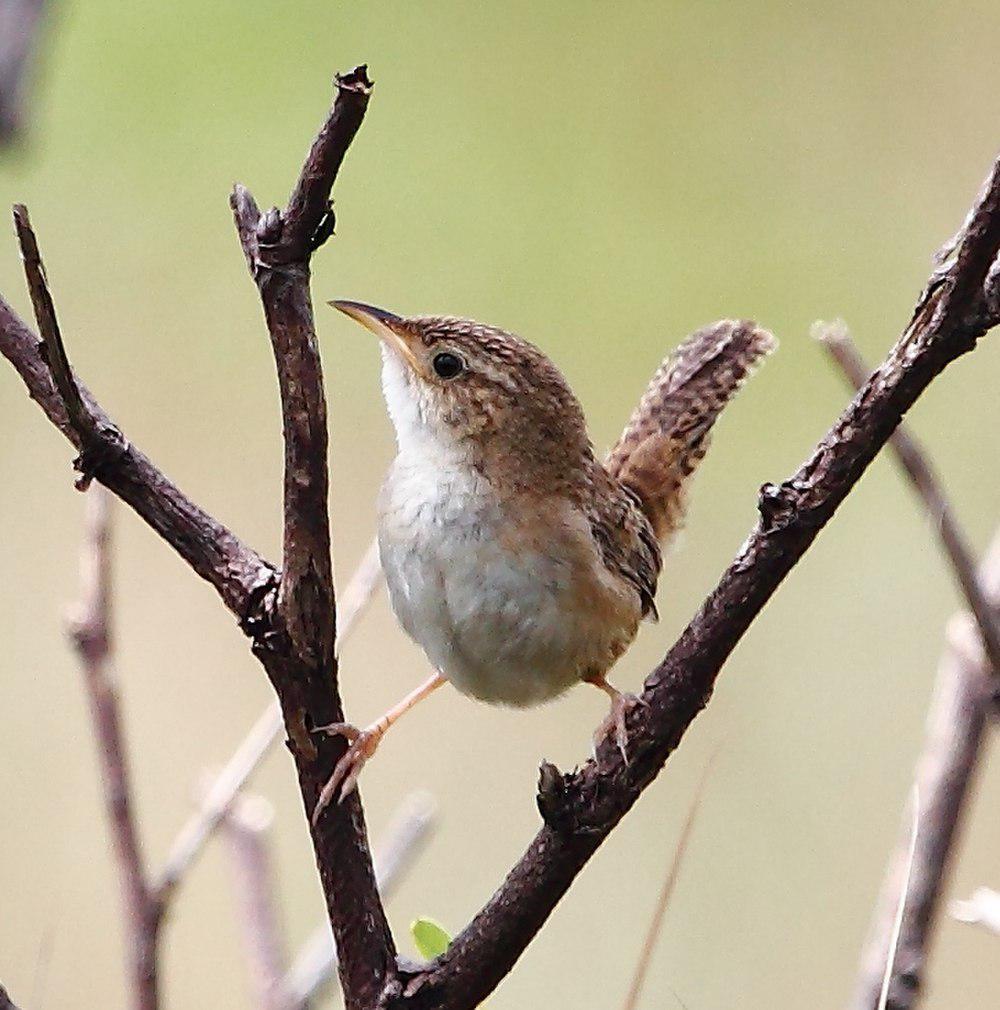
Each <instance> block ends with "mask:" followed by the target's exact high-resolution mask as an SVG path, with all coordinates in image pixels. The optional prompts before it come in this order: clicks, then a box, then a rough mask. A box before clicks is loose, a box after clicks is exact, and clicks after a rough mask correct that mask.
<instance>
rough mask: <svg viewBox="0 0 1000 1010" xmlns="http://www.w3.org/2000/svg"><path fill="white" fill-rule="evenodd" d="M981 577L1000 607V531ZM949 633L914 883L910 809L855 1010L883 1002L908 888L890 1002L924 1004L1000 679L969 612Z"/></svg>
mask: <svg viewBox="0 0 1000 1010" xmlns="http://www.w3.org/2000/svg"><path fill="white" fill-rule="evenodd" d="M979 579H980V580H981V583H982V586H983V589H984V592H985V593H986V598H987V599H988V600H989V601H990V602H991V603H992V605H993V606H994V607H998V608H1000V534H998V535H997V536H996V537H995V538H994V541H993V544H992V546H991V547H990V550H989V552H988V554H987V557H986V559H985V560H984V561H983V563H982V564H981V565H980V568H979ZM945 637H946V644H945V649H944V652H943V654H942V656H941V661H940V664H939V666H938V673H937V679H936V682H935V686H934V696H933V698H932V700H931V705H930V709H929V711H928V714H927V730H926V734H925V737H924V744H923V748H922V751H921V754H920V757H919V759H918V761H917V767H916V772H915V775H914V782H915V785H916V786H917V788H918V789H919V793H920V797H921V813H920V831H919V836H918V839H917V844H916V849H915V852H914V857H913V864H912V870H911V872H910V873H909V884H908V886H906V885H905V880H906V877H907V874H906V872H905V867H906V865H907V862H908V859H907V852H908V848H909V844H910V832H911V827H910V818H909V817H908V816H907V817H906V818H905V819H904V824H903V825H902V827H901V828H900V834H899V840H898V842H897V844H896V849H895V851H894V852H893V854H892V856H891V857H890V860H889V867H888V869H887V871H886V876H885V879H884V881H883V884H882V890H881V893H880V895H879V899H878V904H877V907H876V911H875V916H874V919H873V921H872V926H871V931H870V934H869V937H868V941H867V942H866V944H865V948H864V951H863V953H862V959H861V968H860V972H859V975H858V979H857V983H856V987H855V992H854V998H853V1001H852V1003H851V1006H852V1008H853V1010H872V1008H873V1007H877V1006H878V999H879V991H880V988H881V985H882V977H883V972H884V969H885V964H886V959H887V953H888V951H889V950H890V949H891V948H890V944H891V937H892V926H893V919H894V915H895V911H896V908H897V907H898V904H899V899H900V895H901V894H902V893H903V890H904V887H905V890H906V904H905V907H904V915H903V920H902V925H901V927H900V934H899V942H898V944H897V945H896V954H895V957H894V959H893V971H892V978H891V982H890V986H889V994H888V1004H887V1005H888V1006H889V1007H890V1008H892V1010H912V1008H913V1007H915V1006H916V1005H917V1002H918V1000H919V996H920V990H921V986H922V984H923V979H924V975H925V972H926V962H927V956H928V950H929V946H930V939H931V935H932V932H933V928H934V924H935V922H936V919H937V912H938V907H939V905H940V899H941V894H942V892H943V890H944V885H945V881H946V880H947V877H948V871H949V868H950V866H951V859H952V856H953V853H954V850H955V843H956V841H957V839H958V837H959V833H960V831H961V826H962V818H963V814H964V812H965V809H966V806H967V802H968V799H969V796H970V795H971V792H972V785H973V781H974V777H975V772H976V769H977V767H978V765H979V759H980V756H981V752H982V744H983V740H984V736H985V729H986V726H987V709H988V706H989V702H990V699H991V696H992V692H991V685H992V683H993V681H992V680H991V678H990V677H989V676H988V670H989V667H988V666H987V664H986V659H985V657H984V655H983V650H982V644H981V638H980V636H979V635H978V634H977V633H976V625H975V623H974V622H973V620H972V619H971V617H969V615H967V614H956V615H955V616H954V617H952V619H951V620H950V621H949V623H948V629H947V633H946V636H945Z"/></svg>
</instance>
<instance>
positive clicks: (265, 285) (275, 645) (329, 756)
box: [230, 66, 396, 1010]
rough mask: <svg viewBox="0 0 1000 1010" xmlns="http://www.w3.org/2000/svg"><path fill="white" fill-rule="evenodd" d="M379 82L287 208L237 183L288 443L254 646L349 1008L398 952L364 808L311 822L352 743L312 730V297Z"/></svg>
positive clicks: (346, 96)
mask: <svg viewBox="0 0 1000 1010" xmlns="http://www.w3.org/2000/svg"><path fill="white" fill-rule="evenodd" d="M371 90H372V84H371V81H370V80H369V79H368V75H367V71H366V68H365V67H363V66H361V67H357V68H356V69H355V70H353V71H352V72H351V73H349V74H346V75H344V76H342V77H338V78H337V81H336V97H335V99H334V103H333V107H332V109H331V111H330V113H329V115H328V116H327V118H326V121H325V123H324V125H323V127H322V128H321V129H320V132H319V135H318V136H317V138H316V140H315V142H314V143H313V145H312V148H311V149H310V151H309V155H308V157H307V159H306V163H305V165H304V166H303V168H302V171H301V173H300V176H299V181H298V183H297V184H296V186H295V189H294V191H293V193H292V196H291V199H290V200H289V204H288V207H287V208H286V209H285V210H284V211H279V210H278V209H277V208H272V209H271V210H269V211H268V212H267V213H266V214H263V215H262V214H261V213H260V211H259V210H258V208H257V204H256V202H255V201H254V199H253V197H252V196H251V195H250V193H249V192H248V191H247V190H246V189H245V188H244V187H242V186H237V187H236V188H235V189H234V190H233V193H232V196H231V198H230V205H231V207H232V210H233V218H234V221H235V224H236V231H237V234H238V236H239V239H240V244H241V245H242V247H243V252H244V255H245V257H246V260H247V265H248V266H249V268H250V273H251V276H252V277H253V279H254V281H255V282H256V284H257V288H258V291H259V293H260V298H261V303H262V305H263V308H264V317H265V319H266V321H267V328H268V333H269V334H270V337H271V346H272V350H273V352H274V360H275V365H276V368H277V374H278V387H279V390H280V393H281V417H282V429H283V434H284V447H285V469H284V511H283V516H284V535H283V548H282V575H281V585H280V588H279V591H278V597H277V607H276V612H275V613H274V614H273V618H274V627H273V632H272V634H271V636H270V637H269V638H268V639H267V640H260V639H258V641H257V643H256V646H255V652H256V654H257V656H258V658H259V659H260V660H261V662H262V663H263V664H264V667H265V669H266V670H267V672H268V675H269V676H270V678H271V682H272V683H273V684H274V686H275V688H276V689H277V691H278V695H279V697H280V699H281V706H282V713H283V716H284V721H285V727H286V730H287V732H288V737H289V747H290V749H291V751H292V754H293V756H294V758H295V763H296V769H297V771H298V776H299V787H300V789H301V791H302V797H303V801H304V805H305V809H306V814H307V816H308V817H309V821H310V826H311V832H312V839H313V848H314V851H315V853H316V859H317V863H318V865H319V872H320V879H321V880H322V883H323V892H324V896H325V898H326V905H327V912H328V914H329V917H330V923H331V926H332V928H333V933H334V936H335V938H336V941H337V948H338V950H339V951H340V954H341V959H340V964H339V970H340V982H341V988H342V989H343V992H344V1000H345V1004H346V1007H347V1010H362V1008H366V1010H367V1008H369V1007H372V1006H373V1005H374V1004H375V1003H376V1002H377V1000H378V999H379V996H380V994H381V992H382V990H383V989H384V987H385V984H386V982H387V981H388V980H389V979H390V978H391V977H392V976H393V975H394V973H395V964H396V948H395V944H394V942H393V938H392V933H391V932H390V930H389V923H388V921H387V920H386V916H385V910H384V908H383V907H382V903H381V901H380V899H379V894H378V888H377V886H376V883H375V874H374V871H373V868H372V860H371V854H370V852H369V849H368V839H367V832H366V828H365V823H364V815H363V813H362V809H361V801H360V799H359V798H358V797H357V796H356V795H352V796H351V797H350V799H349V800H348V801H347V802H345V803H343V804H339V805H333V806H330V807H328V808H327V809H326V811H325V812H324V814H323V816H321V817H319V818H318V819H317V823H316V824H313V823H312V821H313V816H312V815H313V811H314V809H315V807H316V803H317V800H318V798H319V795H320V792H321V790H322V788H323V785H324V783H325V782H326V781H327V780H328V779H329V777H330V775H331V774H332V772H333V769H334V766H335V764H336V762H337V760H338V759H339V758H340V756H341V755H342V754H343V753H344V748H345V746H346V743H345V741H344V740H343V739H341V738H337V737H331V736H328V735H326V734H322V733H320V734H315V733H313V730H314V728H315V727H317V726H325V725H328V724H330V723H335V722H343V721H344V712H343V706H342V704H341V700H340V693H339V689H338V686H337V660H336V648H335V647H336V621H335V605H334V589H333V566H332V561H331V556H330V529H329V517H328V504H327V497H328V480H329V478H328V472H327V423H326V399H325V395H324V391H323V372H322V367H321V365H320V358H319V348H318V342H317V340H316V332H315V327H314V323H313V311H312V299H311V295H310V291H309V259H310V255H311V252H312V250H313V249H315V248H317V247H318V246H319V245H320V244H321V243H322V242H323V241H324V240H325V239H326V238H327V237H329V235H330V233H331V232H332V215H331V214H330V212H329V199H330V187H331V185H332V184H333V182H334V180H335V178H336V175H337V172H338V169H339V167H340V165H341V163H342V161H343V157H344V153H345V151H346V150H347V147H348V145H349V144H350V142H351V140H352V139H353V137H354V135H355V133H356V132H357V129H358V127H359V126H360V124H361V121H362V119H363V118H364V115H365V111H366V109H367V107H368V99H369V97H370V95H371Z"/></svg>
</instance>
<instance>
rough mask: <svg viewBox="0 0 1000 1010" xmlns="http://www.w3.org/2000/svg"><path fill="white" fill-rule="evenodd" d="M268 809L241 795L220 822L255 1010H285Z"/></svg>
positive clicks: (287, 1007) (288, 1008) (286, 998)
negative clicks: (231, 869)
mask: <svg viewBox="0 0 1000 1010" xmlns="http://www.w3.org/2000/svg"><path fill="white" fill-rule="evenodd" d="M273 821H274V810H273V808H272V807H271V805H270V804H269V803H268V802H267V801H266V800H264V799H263V798H262V797H259V796H241V797H239V799H238V800H237V801H236V802H235V803H234V804H233V805H232V806H231V807H230V809H229V811H228V812H227V814H226V817H225V819H224V820H223V825H222V827H223V834H224V836H225V838H226V840H227V841H228V843H229V851H230V854H231V856H232V861H233V870H234V876H235V883H236V895H237V898H238V899H239V907H240V921H241V925H242V927H243V940H244V945H245V946H246V949H247V955H248V960H249V962H250V968H251V974H252V976H253V983H254V994H255V999H254V1002H255V1004H256V1006H257V1007H259V1008H260V1010H291V1006H292V1004H291V1000H290V998H289V995H288V992H287V990H286V989H285V984H284V977H285V947H284V943H283V941H282V936H281V929H280V927H279V925H278V911H277V907H276V905H275V901H274V887H273V881H272V872H271V859H270V854H269V852H268V849H267V832H268V829H269V828H270V826H271V824H272V823H273Z"/></svg>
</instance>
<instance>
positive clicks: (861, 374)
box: [813, 322, 1000, 671]
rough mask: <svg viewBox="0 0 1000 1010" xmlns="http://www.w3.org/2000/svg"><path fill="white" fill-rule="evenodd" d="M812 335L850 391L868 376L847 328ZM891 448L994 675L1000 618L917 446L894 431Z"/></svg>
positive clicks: (823, 327)
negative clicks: (959, 592)
mask: <svg viewBox="0 0 1000 1010" xmlns="http://www.w3.org/2000/svg"><path fill="white" fill-rule="evenodd" d="M813 335H814V336H815V337H816V338H817V339H818V340H819V341H820V343H821V344H823V346H824V347H825V348H826V349H827V351H829V353H830V357H831V358H832V359H833V360H834V361H835V362H836V364H837V365H839V366H840V369H841V371H842V372H843V373H844V375H845V376H846V377H847V380H848V382H850V383H851V385H852V386H854V388H855V389H860V388H861V386H863V385H864V383H865V379H866V378H867V377H868V375H869V374H870V373H869V369H868V366H867V365H866V364H865V362H864V359H863V358H862V357H861V355H860V354H859V353H858V349H857V348H856V347H855V346H854V342H853V341H852V340H851V335H850V333H849V332H848V330H847V326H846V325H845V324H844V323H842V322H836V323H816V324H815V326H814V327H813ZM891 444H892V448H893V450H894V452H895V454H896V458H897V459H898V460H899V463H900V465H901V466H902V468H903V469H904V470H905V471H906V474H907V476H908V477H909V478H910V482H911V483H912V484H913V487H914V490H915V491H916V492H917V494H918V495H919V496H920V497H921V499H922V500H923V503H924V506H925V507H926V509H927V512H928V514H929V515H930V517H931V520H932V521H933V523H934V525H935V527H936V528H937V531H938V535H939V536H940V538H941V544H942V546H943V547H944V549H945V553H946V554H947V555H948V560H949V561H950V562H951V567H952V569H953V571H954V573H955V576H956V578H957V579H958V584H959V586H960V587H961V589H962V593H963V594H964V596H965V599H966V602H967V603H968V604H969V610H971V611H972V615H973V617H975V619H976V623H977V624H978V625H979V631H980V634H981V635H982V637H983V643H984V647H985V649H986V656H987V658H988V659H989V663H990V666H991V667H992V668H993V669H994V670H997V671H1000V616H998V615H997V613H996V611H995V609H994V607H993V606H992V605H991V603H990V601H989V600H988V599H987V598H986V593H985V592H984V591H983V588H982V586H981V585H980V582H979V579H978V577H977V576H976V561H975V558H974V556H973V554H972V551H971V549H970V548H969V545H968V542H967V540H966V538H965V534H964V533H963V532H962V529H961V527H960V526H959V524H958V520H957V519H956V518H955V513H954V512H953V510H952V507H951V503H950V502H949V501H948V496H947V494H946V493H945V490H944V488H943V487H942V486H941V482H940V481H939V480H938V477H937V474H936V473H935V472H934V468H933V466H932V465H931V463H930V460H929V458H928V456H927V453H926V452H925V451H924V448H923V446H922V445H921V444H920V443H919V442H918V441H917V439H916V438H914V437H913V435H911V434H910V433H909V432H908V431H907V430H906V428H905V427H902V426H900V427H899V428H898V429H897V430H896V433H895V434H894V435H893V436H892V439H891Z"/></svg>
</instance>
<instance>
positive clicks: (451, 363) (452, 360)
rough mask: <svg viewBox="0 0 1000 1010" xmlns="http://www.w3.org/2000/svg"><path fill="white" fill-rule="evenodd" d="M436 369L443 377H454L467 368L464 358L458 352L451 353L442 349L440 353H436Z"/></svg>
mask: <svg viewBox="0 0 1000 1010" xmlns="http://www.w3.org/2000/svg"><path fill="white" fill-rule="evenodd" d="M433 364H434V371H435V372H437V374H438V375H440V376H441V378H442V379H454V378H455V376H456V375H458V373H459V372H461V371H462V369H463V368H465V364H464V362H463V361H462V359H461V358H460V357H459V356H458V355H457V354H450V353H449V352H448V351H442V352H441V353H440V354H435V355H434V362H433Z"/></svg>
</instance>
